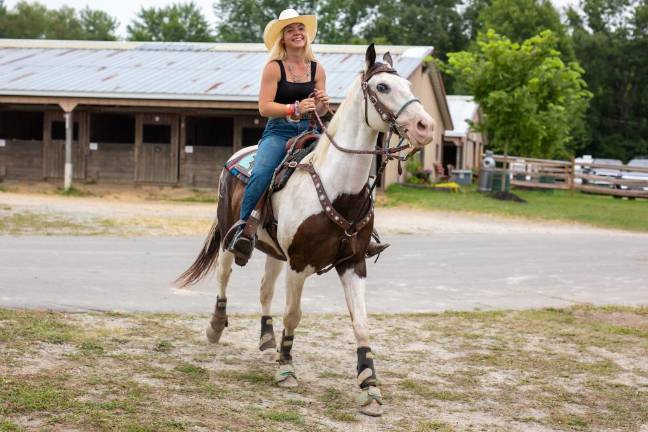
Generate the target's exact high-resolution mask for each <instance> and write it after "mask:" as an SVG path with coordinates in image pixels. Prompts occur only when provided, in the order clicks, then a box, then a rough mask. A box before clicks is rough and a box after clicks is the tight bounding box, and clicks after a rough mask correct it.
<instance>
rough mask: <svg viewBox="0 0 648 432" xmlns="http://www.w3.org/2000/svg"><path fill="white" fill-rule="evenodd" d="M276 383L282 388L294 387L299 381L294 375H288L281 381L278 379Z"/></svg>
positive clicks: (297, 385)
mask: <svg viewBox="0 0 648 432" xmlns="http://www.w3.org/2000/svg"><path fill="white" fill-rule="evenodd" d="M277 385H278V386H279V387H282V388H295V387H299V382H298V381H297V378H295V377H288V378H286V379H285V380H283V381H278V382H277Z"/></svg>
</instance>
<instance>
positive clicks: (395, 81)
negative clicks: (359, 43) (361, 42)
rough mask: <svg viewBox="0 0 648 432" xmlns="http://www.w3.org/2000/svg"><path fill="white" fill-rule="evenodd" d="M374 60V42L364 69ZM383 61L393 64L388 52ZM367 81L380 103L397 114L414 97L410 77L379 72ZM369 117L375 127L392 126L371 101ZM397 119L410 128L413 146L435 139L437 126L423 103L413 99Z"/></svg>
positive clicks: (384, 129)
mask: <svg viewBox="0 0 648 432" xmlns="http://www.w3.org/2000/svg"><path fill="white" fill-rule="evenodd" d="M375 60H376V52H375V50H374V47H373V44H372V45H370V46H369V48H368V49H367V55H366V62H365V72H366V71H367V70H368V69H369V68H371V67H372V66H373V65H374V64H375ZM383 60H384V61H385V62H386V63H389V64H390V65H391V64H392V60H391V55H390V54H389V53H387V54H385V55H384V56H383ZM368 84H369V87H371V88H372V89H373V91H374V92H376V95H377V96H378V99H379V100H380V102H382V103H383V105H385V106H386V107H387V108H388V109H389V110H391V112H392V113H394V115H396V114H397V113H398V112H399V111H400V110H401V108H402V107H403V106H404V105H405V104H406V103H407V102H409V101H411V100H412V99H414V98H415V96H414V94H413V93H412V89H411V85H412V84H411V83H410V82H409V81H408V80H407V79H405V78H403V77H401V76H399V75H396V74H392V73H378V74H376V75H374V76H372V77H371V78H370V79H369V83H368ZM361 94H362V93H361ZM363 103H364V101H363ZM363 110H364V107H363ZM367 118H368V121H369V125H370V126H371V127H372V129H375V130H378V131H380V132H386V131H387V129H388V128H389V123H388V122H385V121H384V120H383V119H382V118H381V117H380V115H379V114H378V112H377V111H376V110H375V108H374V107H373V105H372V104H371V102H369V109H368V110H367ZM397 122H398V124H399V125H401V126H403V127H404V128H405V129H407V139H408V140H409V142H410V143H411V144H412V145H413V146H415V147H422V146H424V145H427V144H430V143H431V142H432V140H433V138H434V127H435V124H434V119H433V118H432V116H430V115H429V114H428V113H427V112H426V111H425V109H424V108H423V105H422V104H420V103H418V102H414V103H410V104H409V105H407V107H405V109H404V110H403V112H402V113H400V115H399V116H398V118H397Z"/></svg>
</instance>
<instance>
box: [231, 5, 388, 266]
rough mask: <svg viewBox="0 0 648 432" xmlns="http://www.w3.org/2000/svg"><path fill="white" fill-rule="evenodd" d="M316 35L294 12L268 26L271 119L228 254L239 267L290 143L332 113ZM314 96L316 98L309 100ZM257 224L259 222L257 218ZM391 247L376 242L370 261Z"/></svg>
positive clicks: (310, 21) (308, 18)
mask: <svg viewBox="0 0 648 432" xmlns="http://www.w3.org/2000/svg"><path fill="white" fill-rule="evenodd" d="M316 33H317V18H316V17H315V16H314V15H299V14H298V13H297V12H296V11H295V10H294V9H286V10H284V11H282V12H281V14H280V15H279V18H278V19H274V20H272V21H270V22H269V23H268V25H266V28H265V31H264V32H263V41H264V43H265V46H266V47H267V48H268V49H269V50H270V59H269V61H268V63H267V64H266V65H265V68H264V69H263V74H262V76H261V88H260V91H259V113H260V114H261V115H262V116H264V117H269V118H270V119H269V120H268V122H267V124H266V127H265V130H264V131H263V135H262V137H261V140H260V142H259V149H258V151H257V155H256V158H255V164H254V169H253V170H252V175H251V177H250V181H249V183H248V184H247V186H246V188H245V194H244V196H243V203H242V205H241V213H240V221H239V223H238V224H237V225H236V227H237V228H236V232H235V233H234V235H233V237H232V241H231V243H230V245H229V247H228V249H229V250H230V251H231V252H232V253H234V255H236V257H237V263H246V262H247V260H248V259H249V258H250V256H251V255H252V251H253V250H254V242H255V239H254V231H255V230H254V228H253V229H245V228H246V226H247V225H248V224H249V223H250V216H251V215H252V212H253V210H254V209H255V208H256V207H257V204H258V203H259V200H260V199H261V197H262V196H263V193H264V192H265V191H266V189H268V186H269V185H270V181H271V180H272V175H273V173H274V171H275V169H276V168H277V166H278V165H279V164H280V163H281V161H282V160H283V159H284V157H285V156H286V150H285V144H286V141H288V140H289V139H290V138H292V137H294V136H296V135H299V134H301V133H303V132H305V131H307V130H308V129H309V121H308V120H307V116H308V115H309V113H312V112H313V111H317V113H318V114H319V115H320V116H321V115H324V114H325V113H326V112H328V110H329V106H328V105H329V97H328V95H327V94H326V89H325V87H326V72H325V71H324V67H323V66H322V65H321V64H319V63H318V62H316V61H315V56H314V55H313V51H312V50H311V41H312V40H313V39H314V38H315V34H316ZM311 95H314V97H310V96H311ZM255 216H256V215H255ZM255 219H257V220H258V216H257V217H256V218H255ZM388 246H389V244H388V243H382V244H380V245H378V244H376V243H374V242H372V243H370V244H369V246H368V247H367V251H366V253H365V254H366V256H367V257H371V256H374V255H376V254H378V253H380V252H382V251H383V250H384V249H385V248H387V247H388Z"/></svg>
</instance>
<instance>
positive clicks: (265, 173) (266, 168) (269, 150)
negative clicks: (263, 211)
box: [241, 118, 308, 220]
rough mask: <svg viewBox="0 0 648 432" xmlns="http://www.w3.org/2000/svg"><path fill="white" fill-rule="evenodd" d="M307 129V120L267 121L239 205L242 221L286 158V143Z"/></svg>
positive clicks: (280, 119)
mask: <svg viewBox="0 0 648 432" xmlns="http://www.w3.org/2000/svg"><path fill="white" fill-rule="evenodd" d="M307 129H308V120H301V121H300V122H299V123H291V122H289V121H288V120H286V119H284V118H271V119H270V120H268V123H267V124H266V127H265V130H264V131H263V135H262V136H261V140H260V141H259V150H257V154H256V158H255V159H254V167H253V168H252V176H251V177H250V181H249V182H248V184H247V186H246V187H245V195H243V203H242V204H241V219H242V220H247V219H248V218H249V217H250V214H251V213H252V210H254V208H255V207H256V205H257V202H258V201H259V199H260V198H261V195H263V192H265V190H266V189H268V186H270V181H271V180H272V175H273V174H274V170H275V169H276V168H277V166H278V165H279V164H280V163H281V161H282V160H283V159H284V157H286V149H285V147H286V141H288V140H289V139H290V138H292V137H294V136H295V135H299V134H300V133H302V132H304V131H306V130H307Z"/></svg>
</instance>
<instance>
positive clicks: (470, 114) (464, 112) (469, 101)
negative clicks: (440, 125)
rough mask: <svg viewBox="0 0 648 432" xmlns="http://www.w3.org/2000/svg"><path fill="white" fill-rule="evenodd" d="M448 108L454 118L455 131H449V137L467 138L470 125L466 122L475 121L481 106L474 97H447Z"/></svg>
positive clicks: (446, 134)
mask: <svg viewBox="0 0 648 432" xmlns="http://www.w3.org/2000/svg"><path fill="white" fill-rule="evenodd" d="M446 98H447V100H448V108H449V109H450V116H451V117H452V124H453V125H454V129H453V130H447V131H446V132H445V136H447V137H465V136H466V135H468V133H469V132H470V124H469V123H468V122H467V121H466V120H473V118H474V117H475V114H476V113H477V109H478V108H479V105H478V104H477V102H475V101H474V100H473V97H472V96H460V95H454V96H450V95H448V96H446Z"/></svg>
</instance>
